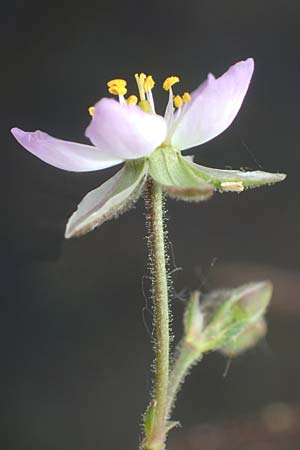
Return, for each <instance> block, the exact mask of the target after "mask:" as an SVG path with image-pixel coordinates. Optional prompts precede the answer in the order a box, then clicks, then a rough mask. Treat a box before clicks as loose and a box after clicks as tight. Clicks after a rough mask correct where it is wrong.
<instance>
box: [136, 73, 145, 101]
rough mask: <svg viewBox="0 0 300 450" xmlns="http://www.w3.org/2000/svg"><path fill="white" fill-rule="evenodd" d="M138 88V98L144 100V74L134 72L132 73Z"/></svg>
mask: <svg viewBox="0 0 300 450" xmlns="http://www.w3.org/2000/svg"><path fill="white" fill-rule="evenodd" d="M134 78H135V81H136V84H137V87H138V90H139V94H140V99H141V100H145V89H144V82H145V80H146V78H147V77H146V74H144V73H143V72H142V73H140V74H139V73H136V74H135V75H134Z"/></svg>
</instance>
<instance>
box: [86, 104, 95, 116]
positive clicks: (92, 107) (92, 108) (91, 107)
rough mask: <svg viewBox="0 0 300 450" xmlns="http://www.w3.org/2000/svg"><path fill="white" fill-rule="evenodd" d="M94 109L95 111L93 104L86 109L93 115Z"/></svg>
mask: <svg viewBox="0 0 300 450" xmlns="http://www.w3.org/2000/svg"><path fill="white" fill-rule="evenodd" d="M94 111H95V108H94V106H90V107H89V109H88V112H89V115H90V116H92V117H93V115H94Z"/></svg>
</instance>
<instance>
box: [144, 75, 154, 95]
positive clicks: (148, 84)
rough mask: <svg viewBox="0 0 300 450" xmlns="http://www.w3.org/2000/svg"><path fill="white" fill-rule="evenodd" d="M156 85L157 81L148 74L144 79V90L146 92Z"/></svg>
mask: <svg viewBox="0 0 300 450" xmlns="http://www.w3.org/2000/svg"><path fill="white" fill-rule="evenodd" d="M154 86H155V81H154V80H153V78H152V76H151V75H148V76H147V77H146V79H145V81H144V90H145V92H146V94H147V93H148V92H149V91H150V90H151V89H153V88H154Z"/></svg>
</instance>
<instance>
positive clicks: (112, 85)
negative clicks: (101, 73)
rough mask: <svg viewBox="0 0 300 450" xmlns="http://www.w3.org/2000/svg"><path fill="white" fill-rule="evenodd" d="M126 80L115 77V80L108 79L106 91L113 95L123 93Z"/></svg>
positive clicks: (125, 90)
mask: <svg viewBox="0 0 300 450" xmlns="http://www.w3.org/2000/svg"><path fill="white" fill-rule="evenodd" d="M126 85H127V82H126V81H125V80H122V79H119V78H116V79H115V80H110V81H108V83H107V86H108V92H109V93H110V94H113V95H125V94H126V92H127V89H126Z"/></svg>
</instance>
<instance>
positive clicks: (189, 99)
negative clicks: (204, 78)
mask: <svg viewBox="0 0 300 450" xmlns="http://www.w3.org/2000/svg"><path fill="white" fill-rule="evenodd" d="M182 100H183V101H184V103H188V102H190V101H191V100H192V97H191V94H189V93H188V92H185V93H184V94H183V96H182Z"/></svg>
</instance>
